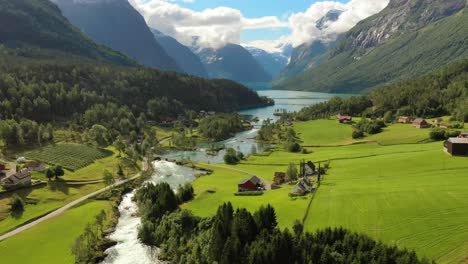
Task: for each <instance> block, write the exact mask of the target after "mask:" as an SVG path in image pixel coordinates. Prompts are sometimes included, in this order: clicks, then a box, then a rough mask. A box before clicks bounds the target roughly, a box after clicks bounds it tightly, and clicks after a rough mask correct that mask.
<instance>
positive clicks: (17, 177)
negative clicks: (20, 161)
mask: <svg viewBox="0 0 468 264" xmlns="http://www.w3.org/2000/svg"><path fill="white" fill-rule="evenodd" d="M27 177H31V173H30V172H29V170H28V169H22V170H21V171H19V172H17V173H15V174H12V175H10V176H8V177H6V178H5V179H3V181H4V182H7V181H9V182H10V184H16V183H18V182H20V181H21V180H23V179H25V178H27Z"/></svg>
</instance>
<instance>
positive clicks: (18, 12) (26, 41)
mask: <svg viewBox="0 0 468 264" xmlns="http://www.w3.org/2000/svg"><path fill="white" fill-rule="evenodd" d="M0 43H1V44H3V45H5V46H6V47H9V48H13V49H21V51H20V52H21V53H22V55H23V56H25V55H26V53H28V54H27V56H41V57H42V58H46V57H50V56H54V57H56V56H60V57H65V56H67V57H68V59H70V56H73V55H74V56H77V57H82V58H88V59H93V60H97V61H102V62H107V63H115V64H121V65H136V62H135V61H133V60H132V59H130V58H128V57H127V56H125V55H123V54H121V53H118V52H116V51H113V50H111V49H109V48H107V47H105V46H102V45H99V44H96V43H95V42H93V41H92V40H91V39H89V38H87V37H86V36H85V35H84V34H82V33H81V32H80V31H79V30H78V29H77V28H75V27H74V26H73V25H72V24H70V23H69V22H68V20H67V19H66V18H65V17H63V16H62V14H61V12H60V9H59V8H58V7H57V6H56V5H55V4H53V3H52V2H49V1H45V0H14V1H11V0H0ZM17 52H19V51H17ZM39 53H40V54H39ZM65 53H66V54H67V55H64V54H65ZM52 54H53V55H52Z"/></svg>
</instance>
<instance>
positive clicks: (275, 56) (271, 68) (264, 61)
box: [245, 47, 289, 77]
mask: <svg viewBox="0 0 468 264" xmlns="http://www.w3.org/2000/svg"><path fill="white" fill-rule="evenodd" d="M245 49H246V50H248V51H249V52H250V54H252V56H253V57H254V58H255V60H257V62H258V63H260V65H261V66H262V67H263V68H264V69H265V70H266V71H267V72H268V73H269V74H270V75H271V76H273V77H276V76H277V75H278V74H279V73H280V72H281V71H282V70H283V69H284V67H286V65H287V64H288V60H289V59H288V57H286V56H285V55H283V54H281V53H279V52H275V53H269V52H266V51H265V50H262V49H259V48H254V47H245Z"/></svg>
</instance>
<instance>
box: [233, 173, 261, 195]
mask: <svg viewBox="0 0 468 264" xmlns="http://www.w3.org/2000/svg"><path fill="white" fill-rule="evenodd" d="M238 189H239V192H247V191H258V190H264V189H265V187H264V186H263V183H262V181H261V180H260V179H259V178H258V177H257V176H252V177H251V178H248V179H244V180H242V181H241V182H239V184H238Z"/></svg>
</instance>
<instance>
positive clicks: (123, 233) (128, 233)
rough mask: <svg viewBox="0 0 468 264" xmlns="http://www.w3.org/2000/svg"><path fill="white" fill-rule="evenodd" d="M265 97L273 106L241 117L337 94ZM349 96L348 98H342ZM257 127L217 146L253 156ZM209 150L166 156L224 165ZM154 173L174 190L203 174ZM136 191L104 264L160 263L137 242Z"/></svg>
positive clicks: (127, 200) (175, 169)
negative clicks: (115, 243)
mask: <svg viewBox="0 0 468 264" xmlns="http://www.w3.org/2000/svg"><path fill="white" fill-rule="evenodd" d="M258 93H259V94H260V95H262V96H268V97H270V98H272V99H274V100H275V105H274V106H269V107H263V108H257V109H251V110H245V111H241V112H240V114H243V115H252V116H256V117H258V118H259V120H260V121H259V122H258V124H261V122H262V121H263V120H266V119H268V118H270V119H273V120H275V119H276V118H277V117H275V116H274V115H273V114H274V112H275V111H276V109H285V110H286V111H288V112H294V111H299V110H300V109H302V108H303V107H306V106H309V105H313V104H317V103H320V102H325V101H327V100H329V99H330V98H331V97H333V96H336V94H326V93H314V92H300V91H275V90H265V91H259V92H258ZM341 96H343V97H346V96H347V95H341ZM257 132H258V127H256V128H254V129H252V130H249V131H244V132H241V133H238V134H236V135H235V136H234V137H233V138H230V139H227V140H225V141H222V142H217V143H216V144H224V145H225V146H226V147H232V148H234V149H238V150H241V151H242V152H243V153H244V154H246V155H249V154H250V153H251V149H252V145H254V146H256V148H257V150H258V151H262V150H263V149H264V147H265V146H264V145H262V144H258V143H257V142H255V136H256V135H257ZM207 147H209V145H207V144H200V145H198V147H197V150H195V151H173V152H169V153H166V155H165V157H167V158H173V159H181V158H183V159H190V160H192V161H196V162H207V163H221V162H222V161H223V160H222V157H223V155H224V152H223V151H220V152H219V153H218V155H216V156H210V155H207V154H206V152H205V150H206V148H207ZM153 166H154V174H153V175H152V177H151V178H150V179H149V180H148V181H147V183H148V182H151V183H155V184H157V183H160V182H167V183H169V184H170V185H171V187H172V188H173V189H174V190H175V189H176V188H177V187H178V186H179V185H180V184H184V183H186V182H192V181H194V180H195V175H196V174H198V173H201V172H200V171H197V170H194V169H190V168H187V167H183V166H179V165H176V164H175V163H171V162H167V161H155V162H153ZM133 196H134V192H131V193H128V194H126V195H124V197H123V200H122V202H121V204H120V206H119V212H120V217H119V222H118V224H117V226H116V231H115V232H114V233H113V234H111V235H110V238H111V239H113V240H114V241H117V245H116V246H114V247H111V248H109V249H108V250H106V253H107V254H108V257H107V258H106V259H105V260H104V261H103V262H102V263H103V264H127V263H132V264H150V263H160V261H159V260H158V259H157V257H156V256H157V250H155V249H151V248H149V247H147V246H145V245H143V244H142V243H140V242H139V241H138V226H139V225H140V220H141V219H140V217H138V216H137V206H136V204H135V203H134V202H133V201H132V198H133Z"/></svg>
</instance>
